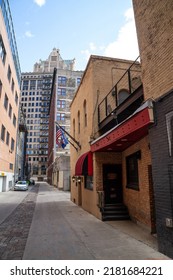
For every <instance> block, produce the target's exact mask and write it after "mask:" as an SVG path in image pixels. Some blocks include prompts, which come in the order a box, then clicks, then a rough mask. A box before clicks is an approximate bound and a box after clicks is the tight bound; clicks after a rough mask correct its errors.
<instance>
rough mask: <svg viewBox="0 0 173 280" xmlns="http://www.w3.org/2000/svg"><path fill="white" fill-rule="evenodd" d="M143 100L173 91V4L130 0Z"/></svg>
mask: <svg viewBox="0 0 173 280" xmlns="http://www.w3.org/2000/svg"><path fill="white" fill-rule="evenodd" d="M133 6H134V13H135V21H136V29H137V36H138V43H139V50H140V56H141V63H142V80H143V86H144V94H145V99H148V98H150V97H153V98H154V99H155V98H157V97H159V96H161V95H162V94H163V93H165V92H168V91H169V90H170V89H172V88H173V84H172V72H173V68H172V65H173V52H172V50H173V32H172V30H173V12H172V11H173V1H172V0H164V1H160V0H147V1H146V0H140V1H139V0H133Z"/></svg>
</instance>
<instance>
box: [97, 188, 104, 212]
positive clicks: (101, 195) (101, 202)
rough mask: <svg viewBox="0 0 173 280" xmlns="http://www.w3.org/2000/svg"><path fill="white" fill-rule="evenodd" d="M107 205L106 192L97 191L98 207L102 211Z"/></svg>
mask: <svg viewBox="0 0 173 280" xmlns="http://www.w3.org/2000/svg"><path fill="white" fill-rule="evenodd" d="M104 204H105V194H104V191H97V206H98V207H99V208H100V209H102V208H103V207H104Z"/></svg>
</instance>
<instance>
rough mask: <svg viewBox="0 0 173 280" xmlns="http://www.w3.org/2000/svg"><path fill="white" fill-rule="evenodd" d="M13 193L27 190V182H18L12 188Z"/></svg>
mask: <svg viewBox="0 0 173 280" xmlns="http://www.w3.org/2000/svg"><path fill="white" fill-rule="evenodd" d="M14 190H15V191H26V190H28V182H27V181H18V182H17V183H16V184H15V186H14Z"/></svg>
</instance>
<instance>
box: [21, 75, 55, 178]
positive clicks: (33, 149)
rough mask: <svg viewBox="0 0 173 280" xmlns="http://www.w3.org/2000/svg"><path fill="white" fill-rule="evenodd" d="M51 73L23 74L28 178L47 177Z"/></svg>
mask: <svg viewBox="0 0 173 280" xmlns="http://www.w3.org/2000/svg"><path fill="white" fill-rule="evenodd" d="M51 83H52V74H51V73H36V72H32V73H22V82H21V103H22V107H23V110H24V113H25V114H26V125H27V130H28V134H27V145H26V160H27V166H28V172H27V173H28V174H26V175H27V177H31V176H37V177H41V178H42V177H46V168H47V150H48V125H49V122H48V115H47V113H48V107H49V99H50V90H51Z"/></svg>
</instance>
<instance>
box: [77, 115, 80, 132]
mask: <svg viewBox="0 0 173 280" xmlns="http://www.w3.org/2000/svg"><path fill="white" fill-rule="evenodd" d="M77 116H78V133H80V112H79V111H78V115H77Z"/></svg>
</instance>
